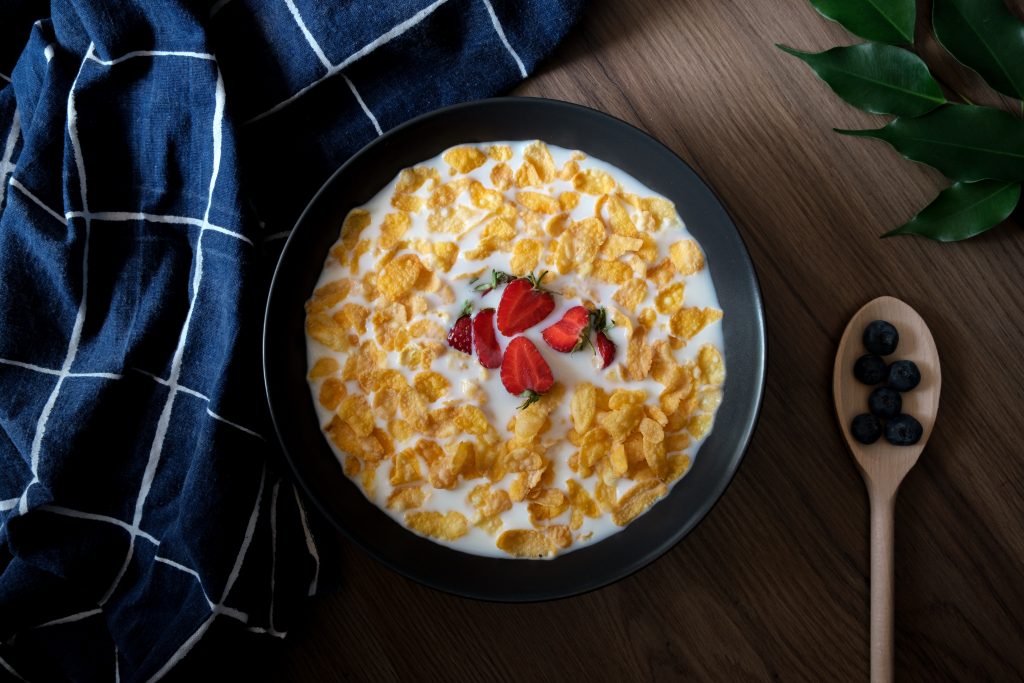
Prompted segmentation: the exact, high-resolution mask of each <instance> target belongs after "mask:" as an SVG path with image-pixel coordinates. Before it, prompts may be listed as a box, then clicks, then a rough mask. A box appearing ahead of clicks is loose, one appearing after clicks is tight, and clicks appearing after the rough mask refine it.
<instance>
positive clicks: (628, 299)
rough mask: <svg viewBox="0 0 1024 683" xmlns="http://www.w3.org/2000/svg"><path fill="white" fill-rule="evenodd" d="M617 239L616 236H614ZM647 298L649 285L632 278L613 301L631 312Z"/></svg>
mask: <svg viewBox="0 0 1024 683" xmlns="http://www.w3.org/2000/svg"><path fill="white" fill-rule="evenodd" d="M613 237H615V235H613ZM646 298H647V283H646V282H644V281H643V280H639V279H637V278H632V279H630V280H628V281H627V282H626V284H624V285H622V286H621V287H619V289H618V290H617V291H616V292H615V294H613V295H612V300H613V301H615V302H616V303H617V304H619V305H620V306H622V307H623V308H625V309H626V310H627V311H629V312H631V313H632V312H633V311H635V310H636V307H637V306H639V305H640V302H642V301H643V300H644V299H646Z"/></svg>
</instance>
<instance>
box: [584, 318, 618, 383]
mask: <svg viewBox="0 0 1024 683" xmlns="http://www.w3.org/2000/svg"><path fill="white" fill-rule="evenodd" d="M614 325H615V323H613V322H609V321H608V314H607V313H606V312H605V310H604V309H603V308H599V309H597V310H596V311H591V312H590V327H591V328H592V329H593V330H594V349H595V350H596V351H597V353H598V355H599V356H600V358H601V359H600V361H597V362H595V365H597V367H598V368H599V369H601V370H604V369H605V368H606V367H608V366H609V365H611V364H612V361H613V360H615V342H613V341H612V340H611V339H609V338H608V335H607V334H605V332H607V331H608V330H610V329H611V328H612V327H613V326H614Z"/></svg>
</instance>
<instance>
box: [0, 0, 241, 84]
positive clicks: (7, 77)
mask: <svg viewBox="0 0 1024 683" xmlns="http://www.w3.org/2000/svg"><path fill="white" fill-rule="evenodd" d="M224 1H225V2H227V0H224ZM0 78H2V79H3V80H5V81H7V82H8V83H10V82H11V77H10V76H8V75H7V74H0Z"/></svg>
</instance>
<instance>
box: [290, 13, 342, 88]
mask: <svg viewBox="0 0 1024 683" xmlns="http://www.w3.org/2000/svg"><path fill="white" fill-rule="evenodd" d="M284 4H286V5H288V11H289V12H291V13H292V18H293V19H295V23H296V24H298V25H299V30H300V31H302V35H303V36H305V37H306V42H307V43H309V46H310V47H311V48H313V52H315V53H316V57H317V59H319V60H320V63H321V64H323V65H324V68H326V69H327V70H328V71H330V70H331V68H332V67H333V65H332V64H331V60H329V59H327V55H325V54H324V51H323V48H321V47H320V43H318V42H316V39H315V38H314V37H313V34H312V33H310V32H309V27H307V26H306V22H305V21H303V20H302V15H301V14H299V8H298V7H296V6H295V2H293V0H284Z"/></svg>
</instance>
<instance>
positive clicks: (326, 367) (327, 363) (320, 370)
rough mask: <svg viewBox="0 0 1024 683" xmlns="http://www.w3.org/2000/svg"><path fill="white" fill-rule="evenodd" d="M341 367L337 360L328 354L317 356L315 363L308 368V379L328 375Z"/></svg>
mask: <svg viewBox="0 0 1024 683" xmlns="http://www.w3.org/2000/svg"><path fill="white" fill-rule="evenodd" d="M340 369H341V365H340V364H339V363H338V361H337V360H335V359H334V358H331V357H330V356H324V357H322V358H317V359H316V363H314V364H313V367H312V368H310V370H309V378H310V379H320V378H321V377H328V376H330V375H333V374H334V373H336V372H338V370H340Z"/></svg>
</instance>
